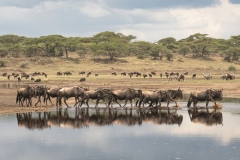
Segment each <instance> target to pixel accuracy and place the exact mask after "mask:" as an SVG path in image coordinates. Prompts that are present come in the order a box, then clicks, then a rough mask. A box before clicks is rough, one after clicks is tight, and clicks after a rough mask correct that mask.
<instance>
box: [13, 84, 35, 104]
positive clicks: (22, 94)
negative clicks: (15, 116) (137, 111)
mask: <svg viewBox="0 0 240 160" xmlns="http://www.w3.org/2000/svg"><path fill="white" fill-rule="evenodd" d="M34 94H35V90H34V88H33V87H31V86H28V87H26V88H19V89H18V90H17V97H16V103H18V102H19V106H20V103H21V105H22V107H23V101H24V100H26V104H27V106H29V104H30V105H31V106H32V97H33V96H34ZM27 100H28V103H27Z"/></svg>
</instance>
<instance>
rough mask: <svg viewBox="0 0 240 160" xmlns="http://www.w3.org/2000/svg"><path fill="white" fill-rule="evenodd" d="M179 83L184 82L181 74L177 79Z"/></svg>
mask: <svg viewBox="0 0 240 160" xmlns="http://www.w3.org/2000/svg"><path fill="white" fill-rule="evenodd" d="M180 81H184V75H183V74H181V75H180V76H179V77H178V82H180Z"/></svg>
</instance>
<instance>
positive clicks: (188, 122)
mask: <svg viewBox="0 0 240 160" xmlns="http://www.w3.org/2000/svg"><path fill="white" fill-rule="evenodd" d="M179 104H180V106H182V107H181V108H180V109H178V110H169V111H167V110H165V109H163V110H157V109H144V110H143V109H142V110H137V109H135V108H134V109H129V108H128V109H122V108H113V109H104V108H100V109H95V108H90V109H87V108H81V109H75V108H69V109H66V108H62V109H59V110H53V111H51V112H45V113H22V114H10V115H1V116H0V127H1V132H0V149H1V151H0V159H21V160H22V159H26V160H30V159H35V160H38V159H39V160H40V159H41V160H42V159H51V160H52V159H104V160H106V159H109V160H112V159H127V160H128V159H137V160H150V159H154V160H155V159H182V160H186V159H189V160H198V159H199V160H204V159H207V160H231V159H233V160H236V159H240V103H239V101H238V100H236V99H230V100H225V101H223V102H222V103H221V104H222V106H223V108H222V109H221V110H214V109H209V110H208V112H207V110H206V109H199V110H198V111H193V110H188V109H187V108H186V107H184V106H185V105H186V102H180V103H179ZM199 105H200V106H204V103H200V104H199ZM100 106H101V107H103V106H104V105H100Z"/></svg>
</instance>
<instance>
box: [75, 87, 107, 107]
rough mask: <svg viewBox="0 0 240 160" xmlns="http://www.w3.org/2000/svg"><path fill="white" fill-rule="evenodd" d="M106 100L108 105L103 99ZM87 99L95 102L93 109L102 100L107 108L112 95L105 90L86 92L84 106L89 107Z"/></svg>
mask: <svg viewBox="0 0 240 160" xmlns="http://www.w3.org/2000/svg"><path fill="white" fill-rule="evenodd" d="M106 98H107V99H108V104H107V103H106V102H105V101H104V99H106ZM89 99H91V100H96V104H95V108H97V106H98V104H99V101H100V100H102V101H104V103H105V104H106V107H109V105H110V103H111V101H112V94H111V93H110V92H109V91H108V90H105V89H97V90H92V91H86V104H87V107H89V104H88V102H89ZM82 103H83V101H82V102H81V104H80V107H81V106H82Z"/></svg>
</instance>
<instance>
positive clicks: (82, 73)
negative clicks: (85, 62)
mask: <svg viewBox="0 0 240 160" xmlns="http://www.w3.org/2000/svg"><path fill="white" fill-rule="evenodd" d="M85 73H86V72H84V71H81V72H78V74H81V75H84V74H85Z"/></svg>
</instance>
